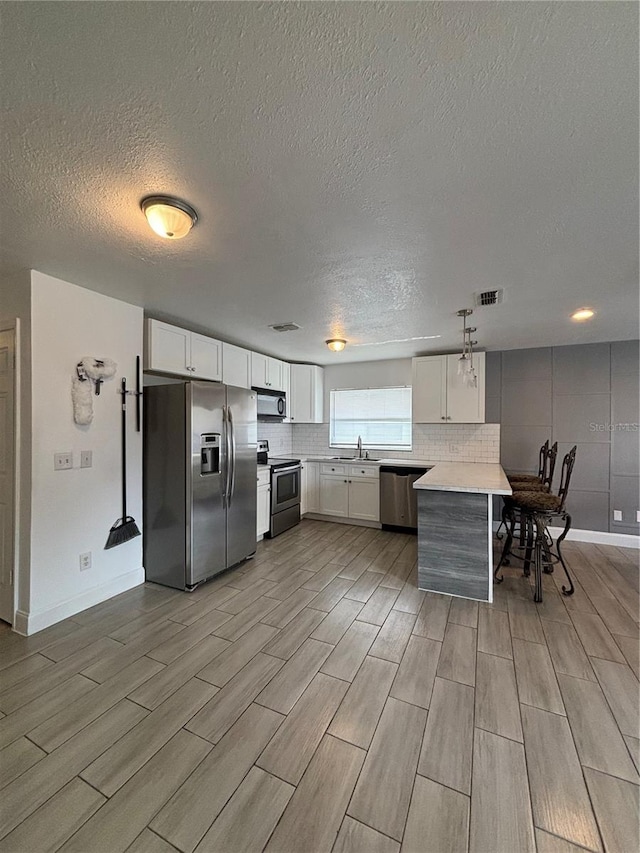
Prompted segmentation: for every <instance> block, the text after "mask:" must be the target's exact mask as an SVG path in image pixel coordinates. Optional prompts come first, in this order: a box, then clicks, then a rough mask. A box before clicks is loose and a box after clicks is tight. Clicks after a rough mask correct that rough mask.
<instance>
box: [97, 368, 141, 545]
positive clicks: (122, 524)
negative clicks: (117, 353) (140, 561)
mask: <svg viewBox="0 0 640 853" xmlns="http://www.w3.org/2000/svg"><path fill="white" fill-rule="evenodd" d="M121 393H122V518H119V519H118V520H117V521H116V522H115V524H114V525H113V527H112V528H111V530H110V531H109V536H108V537H107V544H106V545H105V546H104V547H105V550H106V549H107V548H115V546H116V545H122V543H123V542H128V541H129V540H130V539H134V538H135V537H136V536H140V531H139V530H138V525H137V524H136V523H135V521H134V520H133V518H132V517H131V516H130V515H127V380H126V379H125V378H124V376H123V377H122V391H121Z"/></svg>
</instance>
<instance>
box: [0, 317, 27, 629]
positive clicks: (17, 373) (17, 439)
mask: <svg viewBox="0 0 640 853" xmlns="http://www.w3.org/2000/svg"><path fill="white" fill-rule="evenodd" d="M0 332H13V555H12V557H13V559H12V565H13V618H12V620H11V623H10V624H11V626H12V627H13V629H14V630H15V627H16V614H17V611H18V600H19V588H20V580H21V578H20V533H21V517H20V474H21V465H20V462H21V456H20V454H21V452H22V441H21V405H20V404H21V399H20V393H21V379H22V377H21V359H20V354H21V335H20V332H21V329H20V318H19V317H16V318H15V319H13V320H0Z"/></svg>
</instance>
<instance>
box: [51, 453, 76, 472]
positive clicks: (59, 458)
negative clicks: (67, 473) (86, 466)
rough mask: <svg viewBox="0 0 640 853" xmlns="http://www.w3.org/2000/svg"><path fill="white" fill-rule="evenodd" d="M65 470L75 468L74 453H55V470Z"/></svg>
mask: <svg viewBox="0 0 640 853" xmlns="http://www.w3.org/2000/svg"><path fill="white" fill-rule="evenodd" d="M65 468H73V453H71V451H69V452H68V453H54V454H53V470H54V471H64V469H65Z"/></svg>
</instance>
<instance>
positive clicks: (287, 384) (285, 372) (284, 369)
mask: <svg viewBox="0 0 640 853" xmlns="http://www.w3.org/2000/svg"><path fill="white" fill-rule="evenodd" d="M280 378H281V380H282V381H281V385H282V389H281V390H282V391H283V392H284V395H285V397H286V407H287V417H286V418H285V419H284V420H285V423H289V421H290V420H291V418H290V414H291V411H290V408H289V407H290V405H291V365H290V364H289V362H288V361H281V362H280Z"/></svg>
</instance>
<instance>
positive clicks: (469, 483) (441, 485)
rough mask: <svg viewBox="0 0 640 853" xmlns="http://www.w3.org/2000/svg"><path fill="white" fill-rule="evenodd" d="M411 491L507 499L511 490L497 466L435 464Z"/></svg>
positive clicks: (462, 463)
mask: <svg viewBox="0 0 640 853" xmlns="http://www.w3.org/2000/svg"><path fill="white" fill-rule="evenodd" d="M413 488H414V489H429V490H432V491H441V492H480V493H482V494H487V495H510V494H512V490H511V486H510V485H509V481H508V480H507V477H506V474H505V473H504V471H503V469H502V465H499V464H498V463H497V462H438V463H437V465H434V467H433V468H432V469H431V471H427V473H426V474H424V475H423V476H422V477H420V479H419V480H416V482H415V483H414V484H413Z"/></svg>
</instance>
